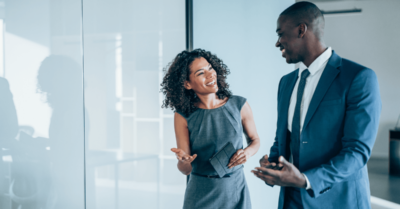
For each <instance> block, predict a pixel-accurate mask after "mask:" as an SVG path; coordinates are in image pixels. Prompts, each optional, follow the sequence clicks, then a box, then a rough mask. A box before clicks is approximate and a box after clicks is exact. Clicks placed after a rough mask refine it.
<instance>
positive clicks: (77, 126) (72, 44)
mask: <svg viewBox="0 0 400 209" xmlns="http://www.w3.org/2000/svg"><path fill="white" fill-rule="evenodd" d="M184 49H185V1H184V0H147V1H139V0H17V1H15V0H14V1H11V0H0V146H1V149H0V153H1V158H0V190H1V192H0V208H1V209H53V208H54V209H64V208H65V209H72V208H73V209H80V208H93V209H95V208H99V209H102V208H104V209H111V208H115V209H122V208H157V209H161V208H181V207H182V204H183V194H184V188H185V176H183V175H182V174H180V173H179V172H178V170H177V169H176V158H175V156H174V155H173V153H172V152H170V150H169V149H170V148H171V147H174V146H175V137H174V131H173V130H174V129H173V113H172V112H171V111H168V110H163V109H161V102H162V100H163V96H162V95H161V94H160V92H159V88H160V86H159V84H160V81H161V79H162V76H163V74H162V69H163V67H165V66H166V65H167V63H169V62H170V61H171V60H172V58H173V57H174V56H175V55H176V54H177V53H179V52H180V51H182V50H184Z"/></svg>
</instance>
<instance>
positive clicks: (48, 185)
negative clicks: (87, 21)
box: [0, 0, 84, 209]
mask: <svg viewBox="0 0 400 209" xmlns="http://www.w3.org/2000/svg"><path fill="white" fill-rule="evenodd" d="M81 21H82V19H81V1H80V0H54V1H49V0H13V1H9V0H5V1H0V23H1V24H0V146H1V150H0V153H1V158H0V190H1V192H0V208H2V209H11V208H20V209H24V208H46V209H47V208H60V209H63V208H65V209H67V208H68V209H70V208H76V209H79V208H84V166H83V165H84V163H83V159H84V127H83V118H84V117H83V90H82V51H81V47H82V41H81Z"/></svg>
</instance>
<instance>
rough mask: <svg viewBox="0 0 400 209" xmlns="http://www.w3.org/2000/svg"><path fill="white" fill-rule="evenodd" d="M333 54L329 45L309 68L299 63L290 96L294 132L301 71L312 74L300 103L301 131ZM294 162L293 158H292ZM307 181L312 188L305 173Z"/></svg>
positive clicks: (290, 111)
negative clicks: (320, 80)
mask: <svg viewBox="0 0 400 209" xmlns="http://www.w3.org/2000/svg"><path fill="white" fill-rule="evenodd" d="M331 55H332V48H331V47H329V48H328V49H327V50H325V51H324V53H322V54H321V55H320V56H319V57H318V58H317V59H315V60H314V62H312V63H311V65H310V66H309V67H308V68H307V66H305V65H304V63H303V62H301V63H300V65H299V75H298V78H297V81H296V85H295V86H294V89H293V92H292V96H291V97H290V106H289V114H288V117H289V118H288V129H289V131H290V132H292V122H293V115H294V111H295V107H296V102H297V89H298V88H299V82H300V78H301V73H302V72H303V71H304V70H306V69H308V71H310V75H309V76H308V77H307V79H306V85H305V87H304V93H303V99H302V101H301V105H300V133H301V131H302V129H303V124H304V120H305V118H306V115H307V111H308V107H309V106H310V102H311V99H312V97H313V95H314V92H315V89H316V88H317V85H318V82H319V79H320V78H321V75H322V73H323V72H324V69H325V67H326V64H327V63H328V60H329V58H330V57H331ZM290 161H291V162H293V161H292V160H290ZM303 175H304V177H305V178H306V181H307V186H306V189H307V190H308V189H311V185H310V182H309V181H308V178H307V176H306V175H305V174H303Z"/></svg>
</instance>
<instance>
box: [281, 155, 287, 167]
mask: <svg viewBox="0 0 400 209" xmlns="http://www.w3.org/2000/svg"><path fill="white" fill-rule="evenodd" d="M279 164H283V165H285V166H290V163H289V162H288V161H287V160H286V159H285V158H284V157H283V156H280V157H279ZM280 167H281V166H280Z"/></svg>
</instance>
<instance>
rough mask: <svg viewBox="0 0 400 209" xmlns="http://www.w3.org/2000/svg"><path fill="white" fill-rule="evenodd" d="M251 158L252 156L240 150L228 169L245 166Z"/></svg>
mask: <svg viewBox="0 0 400 209" xmlns="http://www.w3.org/2000/svg"><path fill="white" fill-rule="evenodd" d="M249 157H250V155H249V154H248V153H247V152H246V150H244V149H239V150H238V151H236V153H235V154H234V155H233V156H232V158H231V160H230V162H229V164H228V168H233V167H235V166H237V165H241V164H244V163H245V162H247V159H248V158H249Z"/></svg>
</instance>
